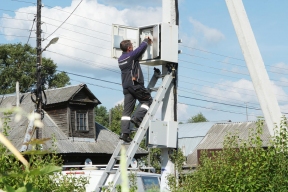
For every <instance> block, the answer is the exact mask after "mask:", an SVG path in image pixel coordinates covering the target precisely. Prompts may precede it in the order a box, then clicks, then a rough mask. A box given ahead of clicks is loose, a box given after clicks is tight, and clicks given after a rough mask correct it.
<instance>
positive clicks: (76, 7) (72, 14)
mask: <svg viewBox="0 0 288 192" xmlns="http://www.w3.org/2000/svg"><path fill="white" fill-rule="evenodd" d="M82 1H83V0H81V1H80V2H79V3H78V5H77V6H76V7H75V9H74V10H73V11H72V12H71V13H70V15H69V16H68V17H67V18H66V19H65V20H64V21H63V22H62V23H61V25H59V27H57V29H55V30H54V31H53V32H52V33H51V34H50V35H48V37H46V39H47V38H49V37H50V36H51V35H53V34H54V33H55V32H56V31H57V30H58V29H59V28H60V27H61V26H62V25H63V24H64V23H65V22H66V21H67V20H68V19H69V18H70V17H71V15H73V13H74V12H75V11H76V9H77V8H78V7H79V5H80V4H81V3H82ZM46 39H44V40H46Z"/></svg>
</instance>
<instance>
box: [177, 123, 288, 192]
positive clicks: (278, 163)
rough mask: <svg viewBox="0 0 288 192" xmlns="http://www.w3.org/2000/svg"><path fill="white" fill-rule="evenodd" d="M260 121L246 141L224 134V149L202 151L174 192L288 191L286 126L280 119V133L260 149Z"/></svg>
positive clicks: (287, 129) (261, 127)
mask: <svg viewBox="0 0 288 192" xmlns="http://www.w3.org/2000/svg"><path fill="white" fill-rule="evenodd" d="M263 124H264V123H263V120H261V119H260V120H258V122H257V128H256V129H250V131H249V137H248V139H247V140H241V139H240V138H239V135H238V134H235V133H229V134H227V136H226V138H225V141H224V143H223V144H224V148H223V150H221V151H218V152H214V153H211V152H207V151H204V152H202V154H201V158H200V166H199V167H198V168H197V170H196V171H195V172H193V173H190V174H188V175H182V179H181V182H180V185H179V187H177V188H174V189H175V190H174V191H187V192H189V191H191V192H192V191H193V192H194V191H260V192H261V191H263V192H264V191H288V158H287V156H288V132H287V131H288V125H287V119H286V118H283V120H282V122H281V127H280V131H279V132H276V133H275V135H276V137H274V138H273V140H271V141H270V144H269V146H268V148H263V141H262V140H261V137H260V136H261V135H262V134H263V133H262V132H263Z"/></svg>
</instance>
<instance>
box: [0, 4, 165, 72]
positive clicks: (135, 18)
mask: <svg viewBox="0 0 288 192" xmlns="http://www.w3.org/2000/svg"><path fill="white" fill-rule="evenodd" d="M78 3H79V1H78V0H72V2H71V5H70V6H67V7H63V8H62V7H55V8H54V9H53V8H47V7H43V8H42V16H43V17H42V22H44V23H43V25H42V30H43V38H44V39H45V38H46V37H47V36H48V35H49V34H51V33H52V32H53V31H54V30H55V29H56V28H57V27H58V26H59V25H60V24H61V23H62V21H64V20H65V19H66V18H67V17H68V16H69V13H71V12H72V11H73V10H74V8H75V7H76V6H77V5H78ZM35 10H36V7H35V6H30V7H23V8H20V9H19V10H17V11H19V12H27V13H35ZM61 10H62V11H61ZM63 11H65V12H63ZM19 12H15V16H13V17H12V18H14V19H18V20H12V19H3V18H2V19H1V20H0V23H1V25H3V26H6V27H14V28H21V29H27V31H25V30H15V29H5V30H3V33H4V34H6V35H18V36H19V35H21V36H28V35H29V29H30V28H31V25H32V21H31V20H33V18H34V15H33V14H25V13H19ZM66 12H68V13H66ZM161 12H162V11H161V8H159V7H155V8H151V7H150V8H149V7H148V8H144V7H134V8H133V9H123V10H118V9H116V8H115V7H112V6H106V5H103V4H100V3H98V2H97V1H96V0H84V1H83V2H82V3H81V4H80V6H79V7H78V8H77V10H76V11H75V13H74V14H73V15H72V16H71V17H70V18H69V19H68V20H67V21H66V23H65V24H64V25H63V26H62V27H61V28H60V29H59V30H57V31H56V32H55V33H54V34H53V35H52V36H51V37H50V38H49V39H48V40H46V41H44V42H43V43H42V47H44V46H46V45H47V44H48V42H49V40H51V39H52V38H53V37H56V36H59V37H60V38H59V41H58V43H57V44H55V45H51V46H50V47H49V48H48V49H47V51H45V52H44V53H43V55H44V57H48V58H51V59H52V60H54V61H55V63H57V64H58V66H59V67H60V69H62V70H67V71H72V72H77V73H88V74H91V75H94V76H97V77H107V76H115V75H117V76H119V77H120V75H119V74H118V72H120V70H119V68H118V65H117V61H116V60H114V59H111V58H110V55H111V53H110V47H111V42H110V41H111V31H112V26H111V24H112V23H117V24H121V25H128V26H141V25H148V24H154V23H158V22H160V21H161ZM76 15H80V16H81V17H78V16H76ZM3 16H5V17H10V16H9V15H3ZM84 17H85V18H89V19H85V18H84ZM20 19H24V20H27V19H28V20H30V21H23V20H20ZM57 20H58V21H57ZM97 21H100V22H97ZM103 23H106V24H103ZM107 24H108V25H107ZM73 25H77V26H79V27H77V26H73ZM34 30H35V25H34ZM96 31H99V32H101V33H99V32H96ZM103 33H106V34H103ZM31 36H32V37H35V31H33V32H32V35H31ZM6 38H7V40H14V39H15V38H17V37H11V36H10V37H8V36H7V37H6ZM100 39H103V40H100ZM19 41H21V42H22V43H26V41H27V38H19ZM80 42H83V43H85V44H82V43H80ZM30 44H31V45H32V46H35V38H32V39H30ZM88 44H89V45H88ZM96 46H97V47H96ZM75 48H77V49H75ZM107 49H108V50H107ZM83 50H84V51H83ZM49 51H53V52H56V53H57V54H55V53H51V52H49ZM59 54H63V55H67V56H70V57H74V58H78V60H74V59H71V58H70V59H69V58H67V57H64V56H61V55H59ZM100 55H102V56H100ZM79 59H80V60H79ZM83 60H85V61H86V62H84V61H83ZM103 67H104V68H108V69H110V70H111V69H112V70H115V71H117V73H111V72H109V71H107V70H103ZM95 72H97V75H96V74H95Z"/></svg>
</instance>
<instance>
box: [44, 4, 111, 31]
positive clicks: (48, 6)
mask: <svg viewBox="0 0 288 192" xmlns="http://www.w3.org/2000/svg"><path fill="white" fill-rule="evenodd" d="M45 7H49V8H51V9H56V10H58V11H62V12H65V13H69V12H68V11H65V10H62V9H58V8H56V7H52V6H50V5H45ZM74 16H77V17H81V18H84V19H88V20H90V21H94V22H97V23H101V24H104V25H109V26H112V25H111V24H109V23H104V22H102V21H98V20H95V19H91V18H88V17H84V16H81V15H77V14H74Z"/></svg>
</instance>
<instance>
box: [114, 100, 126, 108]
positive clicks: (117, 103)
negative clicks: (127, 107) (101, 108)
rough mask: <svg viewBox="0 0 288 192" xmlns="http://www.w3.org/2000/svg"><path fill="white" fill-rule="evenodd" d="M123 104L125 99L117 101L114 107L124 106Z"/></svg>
mask: <svg viewBox="0 0 288 192" xmlns="http://www.w3.org/2000/svg"><path fill="white" fill-rule="evenodd" d="M123 104H124V98H123V99H121V100H119V101H117V102H116V103H115V104H114V106H116V105H123Z"/></svg>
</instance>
